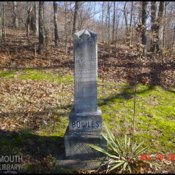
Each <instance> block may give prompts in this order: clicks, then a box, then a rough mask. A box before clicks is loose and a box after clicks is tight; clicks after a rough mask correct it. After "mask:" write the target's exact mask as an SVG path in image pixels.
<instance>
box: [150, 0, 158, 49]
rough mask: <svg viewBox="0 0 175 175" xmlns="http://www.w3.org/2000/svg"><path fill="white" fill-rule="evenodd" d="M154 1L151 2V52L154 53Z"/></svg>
mask: <svg viewBox="0 0 175 175" xmlns="http://www.w3.org/2000/svg"><path fill="white" fill-rule="evenodd" d="M156 10H157V9H156V1H151V33H152V37H151V51H152V52H155V50H156V28H157V27H156V24H155V22H156Z"/></svg>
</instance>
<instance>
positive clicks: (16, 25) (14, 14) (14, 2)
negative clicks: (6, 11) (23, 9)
mask: <svg viewBox="0 0 175 175" xmlns="http://www.w3.org/2000/svg"><path fill="white" fill-rule="evenodd" d="M16 10H17V2H16V1H13V27H14V28H18V26H19V24H18V17H17V12H16Z"/></svg>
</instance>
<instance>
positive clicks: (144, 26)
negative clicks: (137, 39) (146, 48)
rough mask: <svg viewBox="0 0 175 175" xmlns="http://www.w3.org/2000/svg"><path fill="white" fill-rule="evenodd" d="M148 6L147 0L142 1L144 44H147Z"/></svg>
mask: <svg viewBox="0 0 175 175" xmlns="http://www.w3.org/2000/svg"><path fill="white" fill-rule="evenodd" d="M146 8H147V1H142V28H143V30H142V44H143V45H146V18H147V15H146Z"/></svg>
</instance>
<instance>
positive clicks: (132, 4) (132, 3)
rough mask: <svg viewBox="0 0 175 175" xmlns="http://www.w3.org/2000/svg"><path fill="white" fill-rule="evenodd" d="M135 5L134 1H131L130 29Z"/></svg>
mask: <svg viewBox="0 0 175 175" xmlns="http://www.w3.org/2000/svg"><path fill="white" fill-rule="evenodd" d="M133 7H134V2H133V1H131V15H130V24H129V27H130V29H131V26H132V17H133Z"/></svg>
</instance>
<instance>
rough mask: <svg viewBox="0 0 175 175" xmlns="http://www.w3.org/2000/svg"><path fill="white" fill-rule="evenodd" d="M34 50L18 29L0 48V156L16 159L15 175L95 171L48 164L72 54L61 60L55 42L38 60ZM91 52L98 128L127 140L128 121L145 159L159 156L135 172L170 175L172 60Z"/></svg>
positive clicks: (62, 119)
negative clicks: (95, 67) (99, 117)
mask: <svg viewBox="0 0 175 175" xmlns="http://www.w3.org/2000/svg"><path fill="white" fill-rule="evenodd" d="M35 45H37V39H36V38H32V37H31V39H30V41H29V40H27V39H26V37H25V35H24V34H23V33H20V31H17V32H16V33H14V32H13V33H11V31H9V32H8V35H7V41H6V44H5V45H4V46H1V52H0V67H1V70H0V79H1V81H0V116H1V117H0V145H1V147H0V155H22V158H23V161H22V169H21V170H20V171H21V172H27V173H31V172H34V173H46V172H47V173H103V172H104V171H96V170H91V171H88V170H87V171H85V170H84V171H80V170H71V169H66V168H63V167H60V166H59V165H57V164H56V160H58V161H59V159H60V158H61V156H63V155H64V154H63V152H64V143H63V136H64V134H65V131H66V128H67V125H68V116H69V113H70V111H71V108H72V104H73V85H74V81H73V56H72V52H71V51H72V48H71V47H70V54H68V55H65V54H64V44H63V43H61V44H60V47H59V48H54V47H53V46H52V43H51V44H50V45H49V46H48V48H47V49H46V51H45V52H44V53H43V54H41V55H38V54H37V53H36V47H35ZM98 47H99V51H98V59H99V62H98V65H99V69H98V74H99V78H98V104H99V106H100V108H101V110H102V118H103V122H104V123H105V124H106V125H107V126H108V127H109V128H110V129H111V130H112V131H113V132H114V134H116V135H117V136H118V137H123V136H124V135H125V134H127V135H129V136H132V135H133V117H135V132H134V138H135V140H136V141H138V142H142V141H143V143H144V146H146V147H147V148H148V151H147V152H146V153H147V154H150V155H156V154H158V153H159V154H162V155H164V159H163V160H155V161H154V162H156V163H158V164H159V165H160V166H159V167H157V168H155V167H154V166H153V167H152V168H150V167H141V168H140V169H139V170H138V173H148V172H153V173H157V172H161V173H167V172H168V173H173V172H175V160H174V161H173V160H172V161H168V159H167V155H168V154H169V153H171V154H175V108H174V106H175V100H174V99H175V88H174V82H175V81H174V80H175V78H174V77H175V71H174V68H175V57H174V56H173V54H171V55H170V54H169V52H167V53H166V54H165V55H161V56H160V55H159V56H157V55H154V56H148V57H142V58H139V57H138V56H137V55H135V54H134V51H133V49H131V48H129V47H127V46H124V45H122V46H119V45H117V47H115V46H114V45H111V47H110V49H108V47H107V46H105V44H104V43H99V44H98ZM168 54H169V55H168ZM135 77H137V80H136V78H135ZM136 81H137V83H136ZM134 105H135V110H134ZM134 111H135V112H134ZM116 173H117V172H116Z"/></svg>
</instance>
